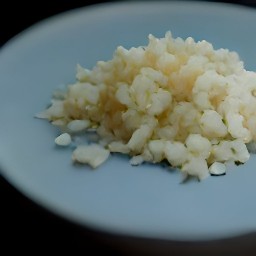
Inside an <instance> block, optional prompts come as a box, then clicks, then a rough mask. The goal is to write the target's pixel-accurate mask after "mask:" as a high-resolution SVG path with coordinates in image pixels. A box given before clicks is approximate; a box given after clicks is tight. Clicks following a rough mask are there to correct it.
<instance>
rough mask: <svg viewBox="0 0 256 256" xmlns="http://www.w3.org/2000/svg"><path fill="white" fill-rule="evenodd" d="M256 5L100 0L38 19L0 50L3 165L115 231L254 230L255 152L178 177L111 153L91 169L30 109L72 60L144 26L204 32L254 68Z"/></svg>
mask: <svg viewBox="0 0 256 256" xmlns="http://www.w3.org/2000/svg"><path fill="white" fill-rule="evenodd" d="M255 24H256V11H255V10H253V9H248V8H243V7H236V6H232V5H224V4H213V3H200V2H198V3H194V2H142V3H131V2H130V3H116V4H106V5H98V6H94V7H89V8H82V9H79V10H75V11H71V12H68V13H64V14H61V15H59V16H56V17H53V18H51V19H48V20H46V21H43V22H41V23H39V24H37V25H35V26H34V27H32V28H30V29H28V30H27V31H25V32H23V33H21V34H20V35H18V36H17V37H15V38H14V39H13V40H11V41H10V42H8V43H7V44H6V45H5V46H4V47H3V48H2V49H1V51H0V86H1V93H0V118H1V122H0V141H1V144H0V166H1V173H2V175H3V176H4V177H5V178H6V179H7V180H9V181H10V182H11V183H12V184H13V185H14V186H15V187H17V188H18V189H19V190H20V191H21V192H23V193H24V194H25V195H27V196H28V197H29V198H31V199H33V200H34V201H36V202H37V203H39V204H41V205H42V206H44V207H46V208H48V209H49V210H50V211H53V212H55V213H57V214H59V215H61V216H64V217H65V218H67V219H69V220H72V221H74V222H76V223H79V224H81V225H87V226H89V227H92V228H96V229H99V230H103V231H108V232H112V233H115V234H126V235H132V236H140V237H153V238H164V239H175V240H196V239H212V238H223V237H230V236H235V235H240V234H243V233H247V232H251V231H256V201H255V194H256V168H255V166H256V158H255V156H252V157H251V159H250V160H249V161H248V162H247V163H246V164H245V165H242V166H239V167H232V168H230V169H229V171H228V173H227V175H226V176H222V177H210V178H208V179H206V180H205V181H203V182H200V183H198V182H195V181H191V182H188V183H186V184H180V179H181V177H180V174H179V172H178V171H168V170H167V169H165V168H163V167H161V166H160V165H155V166H154V165H142V166H140V167H131V166H130V165H129V163H128V159H127V158H126V157H120V156H113V157H111V158H110V159H109V160H108V161H107V163H106V164H105V165H103V166H102V167H101V168H100V169H99V170H97V171H91V170H90V169H89V168H87V167H82V168H81V167H80V168H77V167H74V166H73V165H72V163H71V159H70V155H71V149H70V148H67V149H58V148H57V147H56V146H55V145H54V138H55V137H56V135H57V134H58V130H57V129H56V128H54V127H52V126H51V125H50V124H49V123H47V122H45V121H43V120H38V119H35V118H33V116H34V114H35V113H37V112H38V111H41V110H42V109H44V108H45V107H46V105H47V104H48V103H49V100H50V97H51V93H52V92H53V91H54V90H55V89H56V88H57V87H58V86H59V85H61V84H67V83H70V82H73V81H74V77H75V66H76V64H77V63H80V64H81V65H83V66H85V67H88V68H91V67H92V66H94V65H95V63H96V61H98V60H108V59H110V58H111V57H112V53H113V51H114V49H115V48H116V47H117V46H118V45H123V46H125V47H128V48H130V47H132V46H139V45H145V44H147V35H148V34H149V33H152V34H154V35H155V36H157V37H163V36H164V34H165V32H166V31H167V30H171V31H172V33H173V35H174V36H175V37H178V36H180V37H183V38H185V37H188V36H192V37H194V38H195V39H196V40H202V39H206V40H208V41H210V42H212V43H213V44H214V46H215V48H220V47H223V48H229V49H230V50H235V51H237V52H238V53H239V54H240V56H241V58H242V59H243V60H244V61H245V66H246V68H247V69H249V70H256V47H255V45H256V27H255Z"/></svg>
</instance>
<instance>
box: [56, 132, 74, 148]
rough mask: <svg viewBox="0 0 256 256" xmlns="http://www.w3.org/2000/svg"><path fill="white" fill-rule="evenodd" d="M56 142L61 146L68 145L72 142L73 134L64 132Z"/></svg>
mask: <svg viewBox="0 0 256 256" xmlns="http://www.w3.org/2000/svg"><path fill="white" fill-rule="evenodd" d="M55 143H56V144H57V145H59V146H68V145H69V144H70V143H71V136H70V135H69V134H68V133H62V134H61V135H59V136H58V137H57V138H56V139H55Z"/></svg>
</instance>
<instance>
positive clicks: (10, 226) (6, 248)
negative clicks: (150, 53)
mask: <svg viewBox="0 0 256 256" xmlns="http://www.w3.org/2000/svg"><path fill="white" fill-rule="evenodd" d="M102 2H105V1H81V0H52V1H32V2H30V1H25V0H24V1H8V2H6V3H4V4H3V3H2V2H1V4H0V19H1V23H0V24H1V29H0V46H1V45H3V44H4V43H6V42H7V41H8V40H9V39H10V38H12V37H13V36H14V35H16V34H17V33H19V32H21V31H22V30H24V29H25V28H27V27H29V26H31V25H33V24H34V23H36V22H37V21H40V20H42V19H45V18H47V17H49V16H52V15H54V14H57V13H60V12H63V11H66V10H70V9H73V8H79V7H82V6H86V5H91V4H97V3H102ZM216 2H223V1H216ZM224 2H229V3H235V4H241V5H247V6H251V7H253V8H256V0H254V1H253V0H251V1H249V0H248V1H224ZM238 18H239V17H238ZM255 25H256V24H255ZM255 47H256V46H255ZM255 61H256V60H255ZM0 217H1V218H0V221H1V223H0V234H1V236H0V250H1V251H0V254H1V255H12V252H16V251H17V253H15V254H14V255H16V254H17V255H18V254H20V253H23V252H24V253H26V254H27V255H28V254H31V255H40V254H41V253H47V254H48V255H49V254H50V255H51V254H52V253H53V252H55V253H57V255H60V254H62V253H71V254H72V255H96V254H97V253H100V255H103V254H104V255H105V254H108V255H145V254H147V255H187V254H189V255H244V256H246V255H256V234H248V235H246V236H243V237H237V238H233V239H228V240H222V241H212V242H204V243H200V242H198V243H189V242H174V241H158V240H157V241H156V240H150V241H149V240H146V239H136V238H131V237H120V236H114V235H111V234H105V233H101V232H98V231H94V230H90V229H89V228H82V227H79V226H77V225H75V224H73V223H70V222H68V221H67V220H64V219H62V218H60V217H58V216H55V215H54V214H52V213H50V212H48V211H47V210H45V209H43V208H42V207H40V206H39V205H37V204H35V203H34V202H31V201H30V200H29V199H28V198H26V197H25V196H24V195H22V194H21V193H20V192H19V191H17V190H16V189H15V188H14V187H12V185H10V184H9V183H8V182H7V181H6V180H5V179H4V178H3V177H2V176H0Z"/></svg>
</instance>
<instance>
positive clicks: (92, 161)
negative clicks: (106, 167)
mask: <svg viewBox="0 0 256 256" xmlns="http://www.w3.org/2000/svg"><path fill="white" fill-rule="evenodd" d="M109 154H110V152H109V150H107V149H105V148H103V147H101V146H99V145H97V144H92V145H82V146H78V147H77V148H76V149H75V150H74V152H73V155H72V159H73V161H74V162H79V163H82V164H89V165H90V166H91V167H92V168H97V167H98V166H99V165H101V164H102V163H103V162H105V161H106V160H107V159H108V157H109Z"/></svg>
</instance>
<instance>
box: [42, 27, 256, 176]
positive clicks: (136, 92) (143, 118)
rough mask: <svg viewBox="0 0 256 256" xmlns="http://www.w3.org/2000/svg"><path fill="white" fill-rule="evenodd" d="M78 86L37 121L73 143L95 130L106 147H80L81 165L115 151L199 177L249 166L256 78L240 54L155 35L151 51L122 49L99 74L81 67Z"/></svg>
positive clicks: (255, 131) (255, 133) (255, 125)
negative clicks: (230, 164) (231, 165)
mask: <svg viewBox="0 0 256 256" xmlns="http://www.w3.org/2000/svg"><path fill="white" fill-rule="evenodd" d="M76 78H77V81H76V82H75V83H74V84H71V85H69V86H68V87H67V89H66V90H65V91H64V92H61V93H55V96H54V97H53V99H52V103H51V106H50V107H49V108H48V109H46V110H45V111H43V112H42V113H39V114H38V115H37V117H39V118H45V119H48V120H49V121H50V122H51V123H52V124H53V125H56V126H58V127H59V128H60V129H61V131H62V134H61V135H60V136H59V137H58V138H56V143H57V144H59V145H69V144H70V143H71V142H72V139H73V137H74V136H75V135H76V134H81V133H84V132H91V131H92V130H94V131H95V132H97V134H98V135H99V137H100V140H99V141H98V143H92V144H85V145H78V146H77V148H76V149H75V150H74V152H73V156H72V158H73V160H74V161H77V162H80V163H86V164H89V165H91V166H92V167H93V168H96V167H98V166H99V165H100V164H102V163H103V162H104V161H105V160H106V159H107V158H108V157H109V155H110V152H119V153H123V154H129V155H130V156H131V161H130V162H131V164H132V165H138V164H141V163H142V162H144V161H145V162H153V163H159V162H162V161H163V160H167V161H168V163H169V164H170V166H171V167H177V168H179V169H180V170H181V172H182V173H184V174H185V175H192V176H196V177H198V178H199V180H201V179H204V178H206V177H207V176H208V175H209V174H211V173H212V174H215V175H218V174H223V173H225V171H226V163H228V162H235V163H237V164H240V163H245V162H246V161H247V160H248V159H249V156H250V154H249V152H248V149H247V145H248V144H249V145H254V144H253V143H254V141H256V73H254V72H250V71H246V70H245V69H244V66H243V62H242V61H241V60H240V59H239V56H238V54H237V53H235V52H230V51H229V50H227V49H218V50H215V49H214V48H213V46H212V44H210V43H209V42H207V41H199V42H195V41H194V40H193V39H192V38H191V37H189V38H187V39H186V40H183V39H181V38H173V37H172V35H171V33H170V32H167V33H166V35H165V37H164V38H160V39H158V38H156V37H154V36H153V35H149V43H148V45H147V46H144V47H138V48H131V49H129V50H127V49H125V48H123V47H122V46H119V47H118V48H117V49H116V51H115V52H114V54H113V59H111V60H109V61H99V62H97V64H96V66H95V67H94V68H93V69H92V70H89V69H84V68H82V67H81V66H79V65H78V67H77V74H76Z"/></svg>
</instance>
